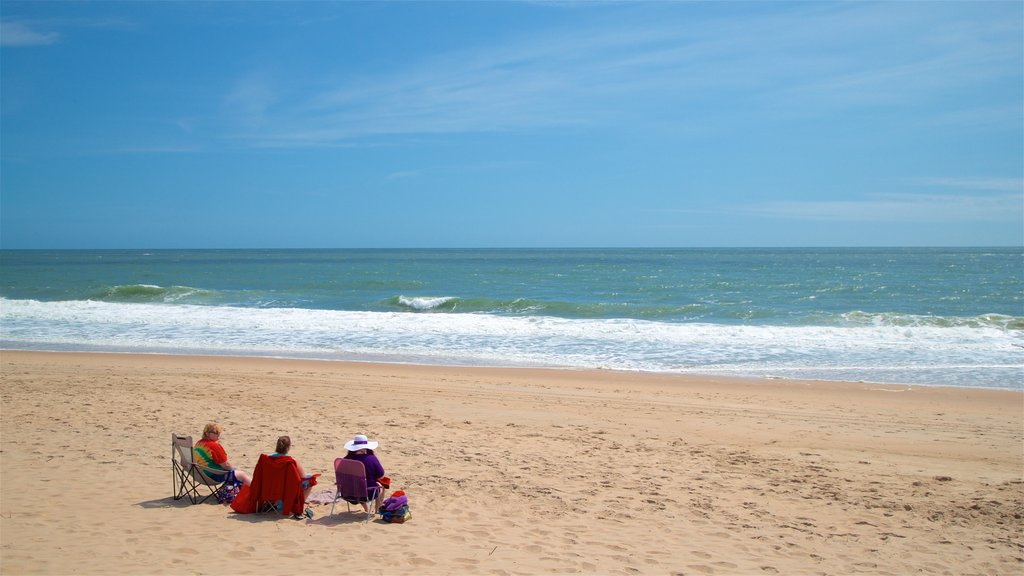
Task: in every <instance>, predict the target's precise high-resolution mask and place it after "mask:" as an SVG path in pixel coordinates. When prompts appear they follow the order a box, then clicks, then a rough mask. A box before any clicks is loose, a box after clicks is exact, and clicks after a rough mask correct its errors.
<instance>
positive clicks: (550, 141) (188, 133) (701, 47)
mask: <svg viewBox="0 0 1024 576" xmlns="http://www.w3.org/2000/svg"><path fill="white" fill-rule="evenodd" d="M1022 26H1024V3H1022V2H1019V1H1011V2H926V1H925V2H841V3H831V2H807V3H801V2H750V3H746V2H651V3H647V2H483V1H480V2H437V3H434V2H287V3H285V2H281V3H278V2H211V3H203V2H166V3H160V2H24V3H23V2H16V1H9V0H4V2H3V3H2V4H0V248H5V249H20V248H410V247H411V248H439V247H459V248H462V247H642V246H649V247H732V246H742V247H776V246H1022V245H1024V28H1022Z"/></svg>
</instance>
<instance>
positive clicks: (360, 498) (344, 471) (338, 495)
mask: <svg viewBox="0 0 1024 576" xmlns="http://www.w3.org/2000/svg"><path fill="white" fill-rule="evenodd" d="M334 477H335V486H336V489H335V491H334V502H332V503H331V514H332V515H333V514H334V505H335V504H336V503H337V502H338V500H344V501H345V504H346V505H347V506H348V511H349V512H351V511H352V504H359V505H362V504H366V507H367V509H368V511H367V514H366V521H367V522H369V521H370V518H373V515H374V514H376V513H377V494H378V492H379V490H380V487H377V488H371V487H367V485H366V468H364V467H363V463H362V462H360V461H358V460H346V459H345V458H335V459H334Z"/></svg>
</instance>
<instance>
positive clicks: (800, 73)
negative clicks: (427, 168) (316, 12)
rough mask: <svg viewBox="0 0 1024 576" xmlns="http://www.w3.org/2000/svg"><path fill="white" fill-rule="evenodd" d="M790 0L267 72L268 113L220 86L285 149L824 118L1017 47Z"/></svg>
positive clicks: (245, 128) (885, 9) (982, 74)
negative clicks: (710, 109) (303, 83)
mask: <svg viewBox="0 0 1024 576" xmlns="http://www.w3.org/2000/svg"><path fill="white" fill-rule="evenodd" d="M672 6H685V5H672ZM795 6H797V8H792V9H791V8H789V7H787V9H786V10H785V11H784V13H778V11H776V12H774V13H767V12H765V13H760V14H758V13H757V12H754V13H753V15H747V14H743V17H742V18H739V17H737V14H736V13H734V12H731V11H730V12H728V14H727V15H719V16H708V15H704V14H702V13H700V12H695V13H694V14H697V17H695V18H692V21H691V13H690V12H687V11H685V10H676V11H672V10H669V11H667V13H668V14H669V16H670V17H668V18H665V19H659V20H657V21H652V20H651V19H649V18H648V19H643V18H642V16H643V12H640V13H639V14H640V16H635V17H634V18H633V19H625V20H616V21H614V22H612V21H607V22H602V21H589V22H588V23H587V24H586V25H582V26H577V27H575V28H572V29H554V30H548V31H547V32H546V33H543V34H535V35H532V36H530V37H528V38H520V39H518V40H511V41H507V42H505V43H502V44H492V45H482V46H472V47H467V48H466V50H465V51H460V52H452V53H448V54H443V55H436V56H432V57H427V58H425V59H422V60H415V59H410V60H409V61H404V62H401V63H396V65H395V66H394V67H391V68H385V69H382V70H381V71H380V72H379V73H376V74H373V75H369V76H361V77H348V78H345V79H343V80H341V81H339V82H336V83H335V84H334V85H333V86H327V87H326V88H324V89H322V90H319V91H317V92H315V93H313V94H308V93H307V94H301V95H297V94H290V93H289V90H288V89H287V88H286V86H285V85H286V82H285V81H284V80H283V79H281V80H278V81H277V82H273V81H271V80H270V77H267V81H268V82H269V84H267V85H266V86H265V88H266V89H267V90H268V91H269V92H271V93H273V94H274V95H275V96H278V97H280V98H279V99H278V100H276V101H275V102H274V106H273V107H272V108H271V107H269V106H267V105H266V104H267V101H266V99H265V97H266V93H264V92H260V91H255V92H254V91H253V87H252V86H251V85H250V83H251V81H252V80H251V78H250V77H249V76H246V77H243V78H242V79H240V80H239V85H238V87H236V89H235V92H234V93H233V94H232V95H231V96H229V98H231V99H235V100H238V101H239V102H242V103H243V104H244V105H243V106H242V108H241V109H242V110H243V111H246V113H247V114H248V118H246V119H243V120H242V121H241V122H240V124H239V126H238V129H237V134H236V135H237V137H239V138H242V139H244V140H245V141H247V142H250V143H253V144H259V145H270V146H295V145H319V144H326V143H331V142H338V141H342V140H351V139H358V138H365V137H373V136H381V135H395V134H406V135H408V134H425V133H433V134H447V133H467V132H497V131H504V132H514V131H529V130H534V129H537V128H563V129H566V128H572V127H579V126H598V125H600V126H607V125H614V124H618V125H630V124H635V123H637V122H650V121H652V120H650V119H649V117H650V116H649V114H650V109H652V108H653V109H654V110H655V111H656V112H655V113H654V114H653V117H654V118H655V119H658V120H660V121H671V122H673V123H674V124H676V125H686V124H687V123H688V122H690V123H699V122H703V121H705V118H704V117H703V116H702V114H701V113H700V112H699V110H701V109H702V104H708V103H716V104H720V103H721V102H723V101H726V102H731V103H732V104H731V105H726V106H716V108H717V109H719V110H723V112H720V113H719V115H720V116H724V117H728V116H731V115H735V114H740V115H743V114H746V115H747V116H748V117H757V115H764V114H766V113H768V112H770V113H772V114H799V115H805V114H814V113H817V114H824V113H831V112H835V111H837V110H842V109H846V108H849V107H857V106H864V105H878V104H888V105H893V104H900V103H902V104H908V103H911V102H917V101H919V100H920V99H922V98H924V99H927V98H930V97H931V95H932V94H934V93H935V92H936V91H941V90H945V89H948V88H955V87H958V86H967V85H972V86H974V85H978V84H979V83H984V82H991V81H996V80H1005V79H1007V78H1008V77H1011V76H1013V75H1016V76H1017V77H1019V75H1020V70H1019V64H1020V58H1019V57H1018V55H1017V52H1018V50H1014V49H1013V48H1014V46H1009V45H1008V44H1007V42H1010V43H1012V42H1016V41H1017V40H1016V39H1017V36H1019V33H1020V26H1019V25H1015V26H1016V27H1014V26H1010V29H1007V30H996V31H993V30H992V28H991V27H986V26H984V25H982V24H971V23H970V22H968V23H962V22H960V21H959V20H957V18H956V17H955V15H954V14H952V13H947V14H946V15H945V19H942V18H939V17H935V16H929V22H927V23H925V25H922V23H920V22H917V19H919V18H920V17H921V11H920V10H911V9H908V8H906V7H904V6H902V5H893V4H891V3H885V4H884V5H875V4H868V5H861V4H852V5H851V4H841V5H835V4H830V5H826V7H825V8H821V7H817V6H812V7H809V8H808V7H806V5H795ZM658 13H662V12H661V11H658ZM897 32H898V37H899V38H900V45H899V46H898V47H894V46H890V45H888V44H886V43H884V42H881V41H873V39H875V40H877V39H884V40H887V41H888V42H890V43H891V36H890V35H893V34H897ZM993 32H996V33H993ZM907 46H909V47H910V48H909V49H908V48H907ZM337 73H339V71H326V73H325V74H323V76H324V77H329V76H332V75H335V74H337ZM340 73H342V74H343V73H344V72H343V71H340ZM706 108H707V107H704V109H705V112H704V116H706V115H707V112H706ZM1003 110H1004V111H1005V110H1007V109H1006V108H1003ZM724 111H729V113H728V114H726V112H724ZM965 117H966V116H965Z"/></svg>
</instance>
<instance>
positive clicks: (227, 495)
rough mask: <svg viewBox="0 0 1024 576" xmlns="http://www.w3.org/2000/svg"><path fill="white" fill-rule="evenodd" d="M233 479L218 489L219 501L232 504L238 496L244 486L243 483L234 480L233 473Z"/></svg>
mask: <svg viewBox="0 0 1024 576" xmlns="http://www.w3.org/2000/svg"><path fill="white" fill-rule="evenodd" d="M231 477H232V480H229V481H228V482H225V483H224V484H225V485H224V486H223V487H222V488H220V489H219V490H217V502H220V503H221V504H231V503H232V502H234V501H235V498H237V497H238V491H239V489H240V488H241V487H242V483H241V482H238V481H235V480H233V479H234V475H233V474H232V476H231Z"/></svg>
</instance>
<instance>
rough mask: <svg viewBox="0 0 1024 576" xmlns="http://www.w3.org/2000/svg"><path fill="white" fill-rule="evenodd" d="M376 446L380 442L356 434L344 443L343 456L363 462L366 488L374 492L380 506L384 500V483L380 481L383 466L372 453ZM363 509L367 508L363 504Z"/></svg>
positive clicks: (382, 474)
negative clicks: (346, 451)
mask: <svg viewBox="0 0 1024 576" xmlns="http://www.w3.org/2000/svg"><path fill="white" fill-rule="evenodd" d="M378 446H380V442H377V441H376V440H369V439H367V438H366V436H364V435H362V434H356V435H355V437H354V438H352V440H350V441H348V442H346V443H345V450H348V454H346V455H345V458H346V459H347V460H358V461H360V462H362V463H363V468H365V469H366V489H367V491H368V492H369V491H371V490H372V491H374V492H376V494H377V498H376V499H377V506H378V507H380V503H381V501H383V500H384V485H383V484H381V483H380V479H381V477H383V476H384V466H382V465H381V463H380V460H378V459H377V455H376V454H374V453H373V451H374V450H376V449H377V447H378ZM363 509H364V510H368V509H369V508H368V507H367V505H366V504H363Z"/></svg>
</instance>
